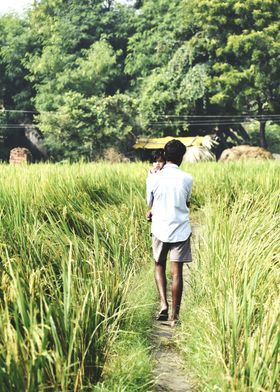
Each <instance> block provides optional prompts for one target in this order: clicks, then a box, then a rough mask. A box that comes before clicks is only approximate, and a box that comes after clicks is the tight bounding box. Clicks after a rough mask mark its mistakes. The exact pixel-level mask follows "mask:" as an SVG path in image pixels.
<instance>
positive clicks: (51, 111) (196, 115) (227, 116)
mask: <svg viewBox="0 0 280 392" xmlns="http://www.w3.org/2000/svg"><path fill="white" fill-rule="evenodd" d="M6 112H7V113H33V114H41V113H49V114H62V113H60V112H59V111H55V110H49V111H46V110H42V111H40V112H39V111H38V110H16V109H2V110H0V114H1V113H6ZM161 117H163V118H169V117H172V118H212V117H213V118H217V117H218V118H245V117H250V118H254V119H255V118H260V119H266V118H268V119H270V118H273V117H280V113H278V114H277V113H275V114H256V115H254V114H250V113H246V114H240V115H238V114H227V115H220V114H186V115H176V114H162V115H159V118H161Z"/></svg>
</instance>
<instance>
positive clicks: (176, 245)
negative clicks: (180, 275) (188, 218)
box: [152, 235, 192, 263]
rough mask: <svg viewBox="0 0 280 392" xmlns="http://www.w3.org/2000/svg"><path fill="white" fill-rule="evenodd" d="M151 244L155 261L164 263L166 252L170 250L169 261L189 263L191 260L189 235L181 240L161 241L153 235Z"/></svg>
mask: <svg viewBox="0 0 280 392" xmlns="http://www.w3.org/2000/svg"><path fill="white" fill-rule="evenodd" d="M152 244H153V256H154V259H155V261H156V263H164V262H165V261H166V259H167V254H168V252H170V260H171V261H176V262H179V263H190V262H191V261H192V251H191V235H190V236H189V238H188V239H187V240H185V241H182V242H162V241H160V240H159V239H157V238H156V237H155V236H154V235H153V236H152Z"/></svg>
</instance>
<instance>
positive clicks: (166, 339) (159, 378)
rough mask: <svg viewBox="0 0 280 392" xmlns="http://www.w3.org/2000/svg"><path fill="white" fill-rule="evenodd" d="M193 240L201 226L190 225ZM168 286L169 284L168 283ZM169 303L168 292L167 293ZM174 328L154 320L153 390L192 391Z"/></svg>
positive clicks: (167, 323)
mask: <svg viewBox="0 0 280 392" xmlns="http://www.w3.org/2000/svg"><path fill="white" fill-rule="evenodd" d="M192 227H193V238H194V241H198V240H199V238H200V236H201V226H200V225H198V224H194V225H192ZM188 272H189V268H188V267H187V266H185V268H184V293H186V292H187V285H188V283H187V275H188ZM169 286H170V284H169ZM168 297H169V303H170V292H169V293H168ZM174 332H175V330H174V328H171V326H170V322H168V321H165V322H158V321H155V323H154V328H153V334H152V342H153V345H154V358H155V363H156V365H155V368H154V372H153V374H154V380H155V382H154V389H153V392H164V391H165V392H167V391H168V392H194V386H193V385H192V384H191V381H190V380H189V379H188V376H187V374H186V370H185V369H184V368H183V366H182V361H181V358H180V355H179V353H178V352H177V351H176V347H175V343H174V341H173V333H174Z"/></svg>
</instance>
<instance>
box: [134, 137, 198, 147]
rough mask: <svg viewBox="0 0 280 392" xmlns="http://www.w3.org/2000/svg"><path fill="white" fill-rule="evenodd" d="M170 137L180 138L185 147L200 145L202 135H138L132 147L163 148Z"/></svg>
mask: <svg viewBox="0 0 280 392" xmlns="http://www.w3.org/2000/svg"><path fill="white" fill-rule="evenodd" d="M172 139H176V140H180V142H182V143H183V144H184V145H185V146H186V147H190V146H201V145H202V141H203V139H204V136H192V137H173V136H166V137H157V138H156V137H154V138H148V137H139V138H138V139H137V140H136V143H135V144H134V145H133V148H135V149H139V148H144V149H147V150H156V149H157V148H164V146H165V144H166V143H167V142H169V141H170V140H172Z"/></svg>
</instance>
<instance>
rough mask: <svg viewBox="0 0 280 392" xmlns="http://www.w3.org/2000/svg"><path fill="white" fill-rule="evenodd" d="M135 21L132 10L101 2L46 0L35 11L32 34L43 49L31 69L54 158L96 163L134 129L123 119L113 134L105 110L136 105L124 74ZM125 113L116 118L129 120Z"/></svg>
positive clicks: (31, 57)
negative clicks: (96, 157) (109, 146)
mask: <svg viewBox="0 0 280 392" xmlns="http://www.w3.org/2000/svg"><path fill="white" fill-rule="evenodd" d="M131 17H132V10H131V8H129V7H123V6H116V5H115V4H114V2H113V1H110V2H104V1H100V0H99V1H94V2H93V1H91V0H87V1H83V2H81V1H77V0H71V1H69V2H67V4H65V2H63V1H61V0H54V1H50V0H42V1H41V2H40V3H39V4H38V5H37V6H35V8H34V10H33V11H32V13H31V16H30V28H31V30H32V31H34V33H35V36H36V34H37V40H38V42H39V43H40V48H39V49H38V50H37V51H36V52H35V53H34V52H32V53H30V54H29V56H28V57H27V61H26V66H27V67H28V69H29V71H30V75H29V79H30V80H31V81H32V83H34V85H35V88H36V91H37V94H36V98H35V104H36V108H37V109H38V111H39V112H41V115H40V116H37V122H38V126H39V127H40V129H41V130H42V131H43V132H44V134H45V136H46V143H47V145H48V146H49V148H50V151H51V154H52V156H53V157H57V158H58V159H62V158H66V157H67V158H71V159H75V158H76V159H78V158H80V157H82V156H84V157H86V158H88V157H89V156H90V157H91V158H92V157H93V155H94V153H96V154H97V153H100V149H101V146H104V148H106V144H108V143H113V142H114V140H115V139H114V138H117V139H118V140H120V139H121V138H122V137H125V135H126V132H127V128H129V129H130V125H129V123H128V124H124V123H123V121H121V120H120V117H121V116H122V114H121V115H120V117H118V116H117V117H118V119H116V118H115V123H116V124H117V126H116V127H115V131H114V132H113V130H112V125H113V124H111V123H110V121H109V120H108V118H109V116H108V114H107V113H103V114H102V113H100V110H101V108H102V107H103V110H107V109H106V105H105V102H109V101H110V102H114V105H113V106H114V108H115V109H116V108H117V106H118V105H120V104H121V102H123V104H124V106H127V105H126V104H127V102H128V101H129V102H132V100H130V99H129V98H128V97H125V96H124V94H122V92H123V91H125V90H126V88H127V86H128V83H129V78H128V77H126V76H125V75H124V73H123V68H124V58H125V55H126V45H127V39H128V35H129V33H128V32H129V29H130V27H129V25H128V23H129V20H130V18H131ZM38 31H39V32H40V35H38V33H37V32H38ZM115 96H116V98H115ZM128 106H129V105H128ZM132 106H133V104H132ZM126 109H127V108H124V109H123V111H122V110H121V109H120V108H119V109H116V111H115V115H116V113H120V111H121V112H122V113H123V116H124V118H125V117H126V114H125V111H126ZM45 112H49V113H45ZM128 117H129V116H128ZM104 119H107V120H106V121H105V120H104ZM103 120H104V121H103ZM67 121H68V122H67ZM108 121H109V122H108ZM101 123H102V124H103V126H104V129H101V128H100V124H101ZM106 127H107V128H106ZM117 134H118V135H117ZM109 135H111V136H112V139H111V140H110V137H109ZM103 136H104V137H103ZM101 141H102V142H101ZM56 142H57V143H60V145H59V146H58V145H57V146H56V145H55V143H56ZM67 150H68V151H67ZM75 152H76V153H75Z"/></svg>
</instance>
